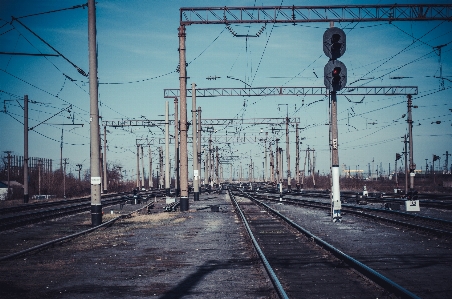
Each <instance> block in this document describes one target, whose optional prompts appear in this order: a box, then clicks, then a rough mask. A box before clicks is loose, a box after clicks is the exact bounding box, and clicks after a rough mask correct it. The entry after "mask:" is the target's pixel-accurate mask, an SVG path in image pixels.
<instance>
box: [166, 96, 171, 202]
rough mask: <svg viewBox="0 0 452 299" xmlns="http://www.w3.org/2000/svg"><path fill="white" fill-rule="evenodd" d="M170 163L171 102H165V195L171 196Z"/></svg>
mask: <svg viewBox="0 0 452 299" xmlns="http://www.w3.org/2000/svg"><path fill="white" fill-rule="evenodd" d="M170 179H171V177H170V163H169V102H168V101H166V102H165V193H166V196H167V197H169V196H170Z"/></svg>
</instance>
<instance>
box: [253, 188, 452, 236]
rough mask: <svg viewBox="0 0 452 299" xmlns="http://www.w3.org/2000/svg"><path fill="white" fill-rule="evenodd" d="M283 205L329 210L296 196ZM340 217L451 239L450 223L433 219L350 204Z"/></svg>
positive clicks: (263, 197)
mask: <svg viewBox="0 0 452 299" xmlns="http://www.w3.org/2000/svg"><path fill="white" fill-rule="evenodd" d="M257 197H258V198H259V199H261V200H271V201H280V198H279V196H273V195H264V194H260V195H257ZM283 202H284V203H287V204H295V205H303V206H308V207H312V208H319V209H324V210H330V209H331V204H330V203H329V202H321V201H317V200H310V199H303V198H298V197H296V196H290V197H289V196H285V197H284V199H283ZM341 211H342V215H346V214H347V213H349V214H353V215H357V216H359V217H366V218H370V219H373V220H376V221H381V222H386V223H391V224H393V225H396V226H397V227H408V228H410V229H414V230H417V231H423V232H428V233H431V234H435V235H437V236H445V237H452V221H450V220H445V219H439V218H434V217H428V216H422V215H419V214H412V213H407V212H401V211H395V210H388V209H378V208H372V207H365V206H356V205H351V204H342V209H341Z"/></svg>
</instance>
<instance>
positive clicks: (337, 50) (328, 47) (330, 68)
mask: <svg viewBox="0 0 452 299" xmlns="http://www.w3.org/2000/svg"><path fill="white" fill-rule="evenodd" d="M345 49H346V36H345V32H344V31H343V30H342V29H340V28H337V27H331V28H329V29H328V30H326V31H325V33H324V34H323V52H324V53H325V55H326V56H328V57H329V58H330V61H329V62H328V63H327V64H326V65H325V68H324V83H325V87H326V88H327V89H328V90H329V91H330V100H331V116H330V117H331V120H330V126H331V136H330V138H331V139H330V142H331V143H330V146H331V177H332V188H331V189H332V198H331V217H332V219H333V222H337V221H341V194H340V187H339V175H340V170H339V149H338V148H339V143H338V130H337V94H336V92H337V91H340V90H341V89H342V88H344V87H345V85H346V84H347V68H346V67H345V64H343V63H342V62H341V61H339V60H337V58H339V57H341V56H342V55H343V54H344V53H345Z"/></svg>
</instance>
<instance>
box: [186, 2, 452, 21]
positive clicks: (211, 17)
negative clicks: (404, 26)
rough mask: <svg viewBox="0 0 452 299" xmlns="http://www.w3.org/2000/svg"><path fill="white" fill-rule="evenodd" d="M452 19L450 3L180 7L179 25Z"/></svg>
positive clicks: (451, 5)
mask: <svg viewBox="0 0 452 299" xmlns="http://www.w3.org/2000/svg"><path fill="white" fill-rule="evenodd" d="M434 20H446V21H447V20H449V21H450V20H452V4H388V5H329V6H261V7H258V6H254V7H182V8H180V25H182V26H184V25H192V24H225V25H229V24H240V23H289V24H296V23H310V22H331V21H333V22H381V21H387V22H392V21H434Z"/></svg>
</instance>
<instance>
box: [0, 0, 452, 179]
mask: <svg viewBox="0 0 452 299" xmlns="http://www.w3.org/2000/svg"><path fill="white" fill-rule="evenodd" d="M422 2H423V1H397V3H399V4H403V3H405V4H406V3H422ZM447 2H448V1H437V2H435V3H447ZM388 3H392V2H389V1H375V2H369V1H359V2H357V1H344V3H342V4H388ZM78 4H82V2H80V1H72V0H67V1H56V0H54V1H50V0H47V1H31V0H27V1H5V0H0V7H1V9H0V51H2V52H25V53H47V54H54V52H53V51H52V49H50V48H49V47H48V46H47V45H45V44H44V43H43V42H41V41H39V40H38V39H37V38H36V37H35V36H33V35H32V34H31V33H30V32H29V31H27V30H26V29H25V28H24V27H23V26H22V25H20V24H19V23H18V22H12V23H10V22H11V16H15V17H20V16H26V15H30V14H34V13H39V12H47V11H51V10H56V9H60V8H66V7H71V6H74V5H78ZM280 4H281V2H280V1H277V2H274V1H215V2H214V3H212V1H143V0H141V1H140V0H131V1H119V0H118V1H102V0H99V1H98V2H97V41H98V55H99V57H98V77H99V82H100V86H99V101H100V103H99V105H100V114H101V116H102V118H103V120H121V119H140V118H142V117H145V118H147V119H164V117H163V116H162V115H163V114H164V107H165V101H166V100H169V102H170V113H173V111H174V106H173V100H172V99H164V97H163V90H164V89H165V88H179V80H178V76H179V74H178V73H177V72H176V71H175V70H176V68H177V65H178V63H179V55H178V51H177V50H178V46H179V45H178V36H177V33H178V32H177V28H178V26H179V8H180V7H193V6H195V7H203V6H253V5H268V6H273V5H280ZM282 4H283V5H293V4H294V5H328V1H316V2H290V3H289V2H286V1H283V2H282ZM20 20H21V22H23V23H24V24H25V25H26V26H27V27H29V28H30V29H31V30H32V31H34V32H35V33H36V34H38V35H39V36H40V37H42V38H43V39H44V40H45V41H46V42H48V43H49V44H50V45H51V46H52V47H54V48H56V49H57V50H58V51H59V52H61V53H62V54H63V55H64V56H65V57H67V58H68V59H69V60H70V61H71V62H72V63H73V64H75V65H77V66H78V67H80V68H81V69H82V70H84V71H85V72H88V38H87V9H74V10H67V11H62V12H56V13H50V14H44V15H38V16H32V17H27V18H22V19H20ZM335 25H336V26H337V27H340V28H343V29H344V31H345V32H346V34H347V51H346V53H345V54H344V56H343V57H341V58H340V60H341V61H342V62H343V63H344V64H345V65H346V66H347V69H348V83H349V84H350V83H351V82H353V81H356V80H358V79H365V80H360V81H358V82H357V83H354V86H360V85H364V86H400V85H403V86H418V87H419V94H418V95H417V96H414V97H413V104H414V105H418V106H419V108H417V109H414V110H413V120H414V130H413V132H414V133H413V135H414V136H413V140H414V144H415V146H414V158H415V163H416V164H417V169H421V167H422V169H425V159H428V162H429V163H431V160H432V155H433V154H436V155H439V156H440V157H441V164H444V159H445V155H444V154H445V153H446V151H449V152H452V147H451V145H452V142H451V141H452V135H451V132H452V130H451V129H452V128H451V125H452V112H451V110H450V109H452V104H450V88H451V87H452V85H451V81H450V80H452V70H451V67H452V55H451V50H452V24H451V23H450V22H441V21H432V22H392V23H391V24H389V23H371V22H363V23H355V24H350V23H343V24H335ZM328 27H329V24H328V23H312V24H308V23H305V24H299V25H297V26H292V25H285V26H284V25H272V24H268V25H267V26H266V28H265V30H264V31H263V33H262V34H261V35H260V37H259V38H248V39H246V38H240V37H234V36H233V35H232V34H231V33H230V32H229V31H228V30H227V29H226V28H225V26H223V25H192V26H188V27H187V40H186V46H187V62H188V63H189V66H188V68H187V70H188V76H189V77H190V78H189V80H188V82H187V86H191V83H196V84H197V86H198V87H199V88H208V87H243V86H244V83H242V82H246V83H247V84H249V85H251V86H253V87H262V86H323V67H324V65H325V64H326V63H327V61H328V58H327V57H326V56H325V55H324V54H323V51H322V35H323V32H324V31H325V30H326V29H327V28H328ZM232 28H233V29H234V31H235V32H237V33H238V34H247V33H250V34H255V33H256V32H258V31H259V30H260V29H261V28H262V25H259V24H257V25H251V26H248V25H246V24H244V25H237V26H232ZM444 44H446V46H444V47H443V48H442V61H441V62H442V72H443V76H444V77H445V78H446V79H445V80H444V87H445V90H440V79H439V78H435V77H438V76H439V75H440V73H439V69H440V67H439V66H440V64H439V56H438V51H436V52H435V50H434V47H435V46H439V45H444ZM209 76H218V77H220V78H218V79H217V80H207V77H209ZM228 76H229V77H233V78H236V79H239V80H233V79H230V78H228ZM393 77H406V78H403V79H393ZM240 81H242V82H240ZM111 83H121V84H111ZM0 90H1V92H0V102H1V103H0V104H1V105H2V111H3V112H6V113H1V114H0V136H1V141H0V150H1V151H2V152H3V151H6V150H11V151H13V154H16V155H23V126H22V124H21V123H20V122H22V121H23V110H22V109H21V105H23V96H24V95H25V94H27V95H28V96H29V99H30V101H34V102H33V103H30V105H29V109H30V111H29V118H30V121H29V126H30V127H31V126H35V125H37V124H39V123H41V122H42V121H44V120H46V119H47V118H49V117H50V116H53V115H54V114H56V113H57V112H59V111H60V110H62V109H65V108H67V107H68V106H69V105H72V109H70V110H71V112H68V111H64V112H63V113H61V114H59V115H57V116H55V117H53V118H51V119H50V120H48V121H47V122H45V123H43V124H40V125H39V126H37V127H36V129H34V130H33V131H30V133H29V144H30V149H29V155H30V156H33V157H41V158H47V159H54V167H58V163H59V158H60V140H61V135H62V130H63V157H64V158H69V163H70V164H69V168H68V169H69V170H71V171H72V172H73V173H76V172H75V168H76V167H75V165H76V164H79V163H81V164H83V169H87V168H88V167H89V123H88V121H89V94H88V81H87V78H86V77H83V76H82V75H80V74H79V73H78V72H77V70H76V69H75V68H74V67H73V66H72V65H71V64H69V63H68V62H67V61H66V60H64V59H63V58H61V57H46V58H44V57H37V56H15V55H0ZM361 100H362V97H359V96H354V97H349V98H348V99H347V98H345V97H343V96H341V97H339V98H338V113H339V115H338V119H339V122H338V124H339V161H340V164H341V165H343V164H345V165H346V167H347V168H348V167H350V168H351V169H355V168H357V167H358V165H359V168H360V169H363V170H364V171H365V172H367V165H368V163H371V162H372V161H375V168H376V167H377V165H378V166H379V165H380V163H382V165H383V169H384V170H385V171H386V172H387V171H388V164H389V163H391V168H392V169H393V167H394V159H395V153H396V152H399V153H401V152H402V151H403V143H402V142H401V141H402V138H401V137H402V136H403V135H404V134H406V133H407V124H406V121H405V120H406V118H402V115H403V114H406V111H407V107H406V97H404V96H392V97H390V96H366V97H365V98H364V100H363V101H362V102H361V103H356V102H360V101H361ZM187 102H188V108H189V109H188V110H189V111H190V110H191V99H190V98H189V99H188V101H187ZM280 104H283V105H280ZM286 104H287V106H286ZM197 106H201V107H202V117H203V118H206V119H217V118H237V119H245V120H246V119H252V118H263V117H280V118H283V117H285V115H286V112H287V111H288V112H289V117H297V118H300V127H305V128H306V129H305V130H304V131H302V132H301V133H300V137H303V138H305V139H304V140H303V144H302V145H301V150H305V149H306V148H307V146H308V145H309V147H310V148H314V149H315V150H316V158H317V161H316V162H317V169H319V170H320V172H321V173H322V172H324V173H327V172H329V161H330V159H329V145H328V126H327V125H325V124H326V123H328V115H329V110H328V109H329V108H328V101H327V100H326V99H325V98H324V97H321V96H315V97H313V96H306V97H295V96H284V97H283V96H280V97H262V98H260V97H250V98H241V97H230V98H226V97H218V98H198V101H197ZM286 108H288V110H286ZM5 109H6V111H5ZM188 118H189V119H190V120H191V115H190V114H189V115H188ZM19 121H20V122H19ZM437 121H438V122H439V121H440V122H441V123H439V124H437ZM72 123H75V124H84V126H83V127H82V126H78V125H64V126H63V125H61V124H72ZM172 129H173V128H171V130H172ZM216 129H217V133H216V134H218V136H225V135H228V136H231V135H233V134H236V133H238V132H240V134H241V135H240V136H242V137H243V134H245V135H246V136H247V137H251V136H256V138H257V139H259V138H261V136H263V135H262V134H260V132H261V129H262V131H263V132H266V131H268V132H269V136H270V137H271V138H281V139H283V140H284V138H285V137H284V136H283V135H282V132H279V133H275V134H273V133H272V131H271V127H269V126H251V127H249V126H245V125H243V126H238V127H227V128H226V127H217V128H216ZM108 130H109V133H107V140H108V160H109V161H110V162H112V163H116V164H120V165H122V166H123V167H124V169H127V170H128V172H129V173H131V172H134V171H135V167H136V153H135V150H136V146H135V143H136V139H140V138H149V139H151V138H157V139H158V138H163V137H164V136H163V135H162V132H161V130H159V129H158V128H138V127H134V128H130V127H129V128H125V129H114V128H109V129H108ZM190 134H191V130H190ZM234 136H235V135H234ZM237 136H239V135H238V134H237ZM294 141H295V133H294V130H293V129H292V130H291V133H290V142H291V162H292V163H291V164H292V165H291V169H292V171H293V170H294V168H295V166H294V163H295V152H294V151H295V146H294ZM157 146H159V145H158V144H157V143H154V147H153V153H154V161H156V158H157V153H158V151H157V150H156V147H157ZM218 146H219V147H220V148H221V149H222V153H223V155H224V156H227V155H230V154H231V151H232V153H233V155H238V156H240V160H238V161H237V162H236V164H235V167H238V166H239V165H240V163H241V164H242V165H243V168H244V169H247V168H246V164H248V163H249V161H250V156H251V157H252V158H253V161H255V166H256V168H257V169H256V171H258V172H259V173H260V174H261V173H262V161H263V154H262V152H263V145H262V144H258V143H256V144H250V143H247V144H241V143H240V144H239V143H237V144H231V145H230V147H229V146H227V145H225V144H218ZM190 149H191V147H190ZM273 149H274V146H273ZM283 149H284V150H285V145H284V144H283ZM172 150H173V147H172V146H171V157H172V156H173V153H172ZM145 152H147V151H145ZM300 155H301V160H302V161H303V160H304V155H305V154H304V152H301V154H300ZM189 157H191V150H190V154H189ZM146 161H147V159H146ZM450 161H452V160H450ZM437 163H438V162H436V164H437ZM189 164H190V163H189ZM371 164H372V163H371ZM449 164H451V162H449ZM154 165H155V164H154ZM399 165H400V163H399ZM301 167H302V166H301ZM228 172H229V167H225V176H227V177H228V176H229V173H228ZM190 173H191V172H190Z"/></svg>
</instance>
